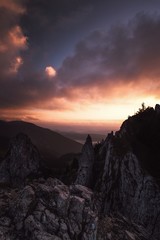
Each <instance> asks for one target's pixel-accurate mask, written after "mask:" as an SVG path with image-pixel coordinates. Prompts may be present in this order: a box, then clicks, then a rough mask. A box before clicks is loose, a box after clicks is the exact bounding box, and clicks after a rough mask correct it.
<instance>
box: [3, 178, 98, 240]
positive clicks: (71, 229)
mask: <svg viewBox="0 0 160 240" xmlns="http://www.w3.org/2000/svg"><path fill="white" fill-rule="evenodd" d="M92 197H93V193H92V191H90V190H89V189H87V188H86V187H83V186H80V185H72V186H70V187H67V186H66V185H64V184H63V183H62V182H60V181H59V180H57V179H52V178H49V179H47V180H44V179H39V180H35V181H34V182H33V183H31V184H30V185H26V186H25V187H24V188H23V189H21V190H20V189H19V190H18V189H1V190H0V209H1V212H0V239H1V240H14V239H16V240H21V239H23V240H24V239H26V240H28V239H30V240H42V239H43V240H70V239H84V240H85V239H86V240H87V239H96V232H97V220H98V218H97V214H96V212H95V211H93V209H92Z"/></svg>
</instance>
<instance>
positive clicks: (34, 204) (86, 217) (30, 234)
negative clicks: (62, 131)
mask: <svg viewBox="0 0 160 240" xmlns="http://www.w3.org/2000/svg"><path fill="white" fill-rule="evenodd" d="M159 149H160V106H159V105H156V108H155V109H153V108H147V109H145V110H144V111H139V112H138V113H137V114H135V115H134V116H132V117H129V118H128V119H127V120H126V121H125V122H124V123H123V124H122V126H121V128H120V130H119V131H118V132H116V133H115V134H114V133H113V132H112V133H110V134H109V135H108V136H107V137H106V139H105V141H102V142H101V143H99V144H97V145H95V146H94V147H93V145H92V141H91V138H90V137H89V136H88V137H87V140H86V143H85V145H84V147H83V149H82V154H81V156H80V158H79V164H78V170H77V176H76V181H75V182H74V184H71V185H69V186H66V185H65V184H63V183H62V182H61V181H60V180H58V179H53V178H51V177H50V178H49V177H47V176H44V172H43V167H42V165H41V158H40V155H39V153H38V151H37V149H36V148H35V147H34V145H33V144H32V143H31V141H30V140H29V138H28V137H27V136H26V135H24V134H20V135H18V136H16V137H15V138H14V139H13V140H12V143H11V146H10V149H9V152H8V154H7V156H6V158H5V159H4V160H3V162H2V163H1V164H0V183H1V185H0V186H1V187H0V209H1V211H0V239H2V240H21V239H23V240H28V239H31V240H40V239H43V240H76V239H77V240H125V239H126V240H160V230H159V225H160V181H159V177H160V174H159V170H160V163H159V159H160V153H159ZM88 186H89V187H91V188H92V190H91V189H89V188H88Z"/></svg>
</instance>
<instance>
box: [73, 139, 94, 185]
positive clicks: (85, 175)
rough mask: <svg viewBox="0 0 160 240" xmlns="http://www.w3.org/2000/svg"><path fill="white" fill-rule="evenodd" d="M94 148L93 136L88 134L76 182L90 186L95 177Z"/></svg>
mask: <svg viewBox="0 0 160 240" xmlns="http://www.w3.org/2000/svg"><path fill="white" fill-rule="evenodd" d="M93 163H94V149H93V145H92V139H91V136H90V135H88V136H87V138H86V142H85V144H84V146H83V148H82V154H81V157H80V159H79V169H78V174H77V178H76V181H75V183H76V184H81V185H84V186H90V185H91V181H92V177H93Z"/></svg>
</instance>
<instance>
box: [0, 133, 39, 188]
mask: <svg viewBox="0 0 160 240" xmlns="http://www.w3.org/2000/svg"><path fill="white" fill-rule="evenodd" d="M39 173H40V156H39V153H38V150H37V149H36V147H35V146H34V145H33V144H32V143H31V140H30V139H29V137H28V136H27V135H25V134H23V133H20V134H18V135H17V136H16V137H14V138H13V139H12V141H11V146H10V149H9V151H8V154H7V157H6V158H5V159H4V160H3V162H2V163H1V165H0V183H7V184H9V185H12V186H23V185H24V183H25V180H26V178H27V177H31V176H36V175H38V174H39Z"/></svg>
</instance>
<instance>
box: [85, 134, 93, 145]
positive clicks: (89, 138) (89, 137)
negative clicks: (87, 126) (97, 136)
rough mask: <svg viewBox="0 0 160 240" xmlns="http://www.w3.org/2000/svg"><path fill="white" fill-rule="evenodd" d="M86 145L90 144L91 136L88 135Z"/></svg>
mask: <svg viewBox="0 0 160 240" xmlns="http://www.w3.org/2000/svg"><path fill="white" fill-rule="evenodd" d="M86 143H92V138H91V136H90V135H89V134H88V136H87V138H86Z"/></svg>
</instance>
